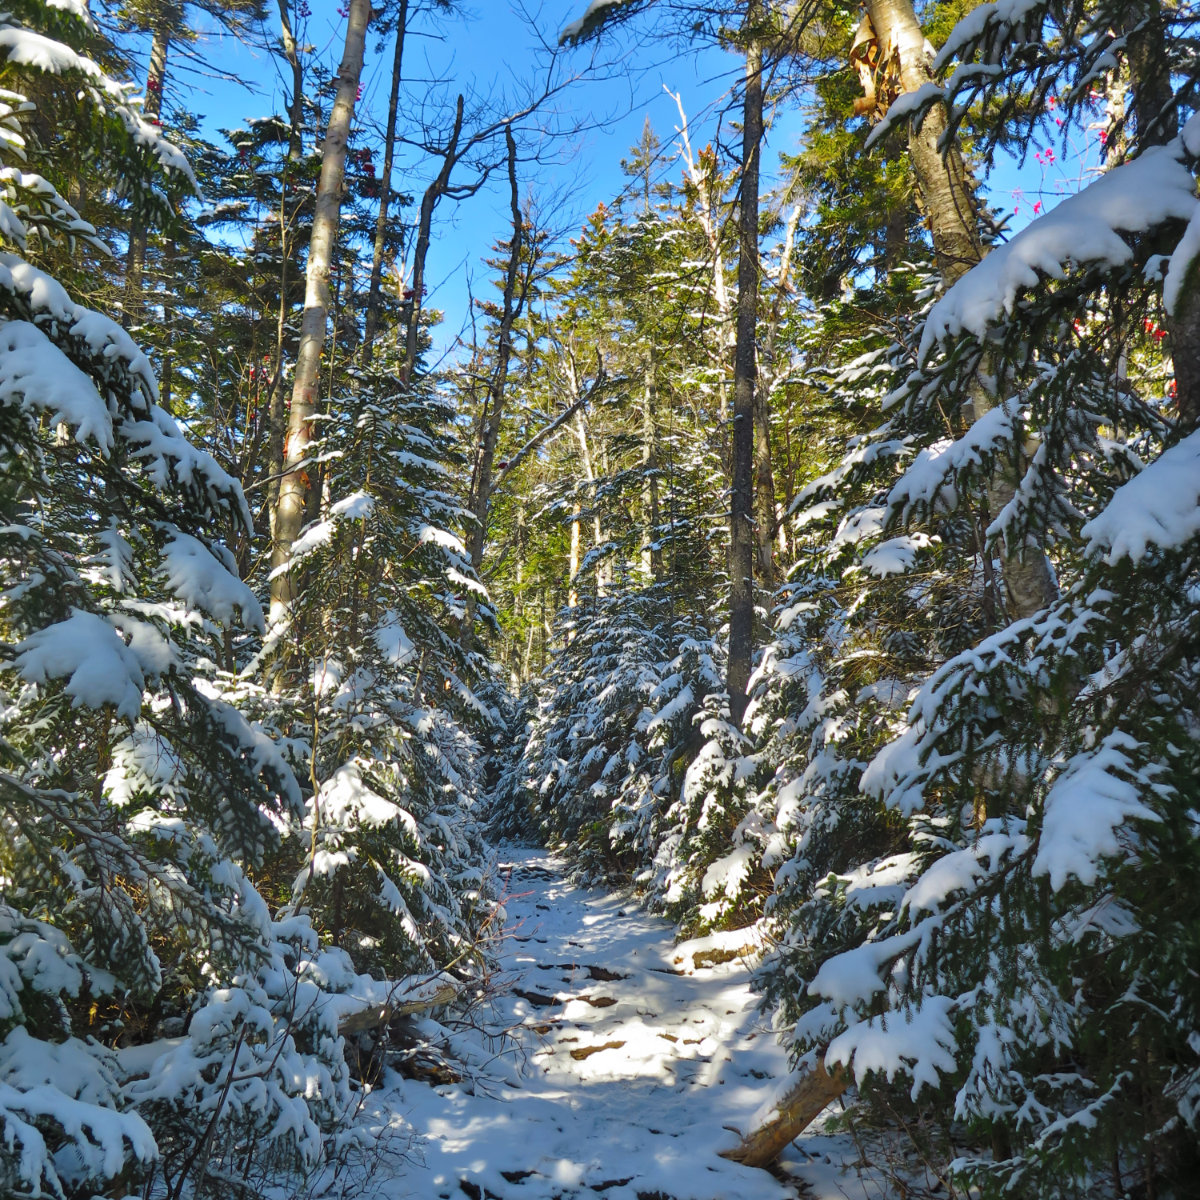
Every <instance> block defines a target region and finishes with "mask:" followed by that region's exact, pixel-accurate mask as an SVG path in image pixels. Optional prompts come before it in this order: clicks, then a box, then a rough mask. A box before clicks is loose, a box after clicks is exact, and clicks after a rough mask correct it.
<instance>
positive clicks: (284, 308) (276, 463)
mask: <svg viewBox="0 0 1200 1200" xmlns="http://www.w3.org/2000/svg"><path fill="white" fill-rule="evenodd" d="M279 32H280V38H281V40H282V42H283V54H284V57H285V58H286V59H287V62H288V65H289V66H290V67H291V69H292V94H291V97H290V98H289V100H288V152H287V160H286V162H285V164H284V169H283V178H282V180H281V181H280V186H279V314H278V318H277V320H276V323H275V353H274V357H273V358H272V361H271V384H270V392H269V395H268V397H267V403H268V417H267V420H268V427H269V434H268V441H267V476H268V478H269V480H270V482H269V483H268V484H267V515H268V520H269V522H270V534H271V543H272V545H274V542H275V514H276V511H277V508H278V505H279V482H280V479H281V478H282V475H283V442H284V433H285V425H286V414H285V412H284V404H283V343H284V338H285V336H286V334H287V315H288V289H289V287H290V285H291V279H290V275H291V272H290V271H289V269H288V268H289V267H290V266H291V250H292V247H291V244H290V240H289V237H288V229H289V225H290V222H289V220H288V211H287V200H288V184H289V183H290V182H291V181H292V178H293V175H294V171H295V165H294V164H296V163H298V162H299V161H300V156H301V154H302V153H303V152H304V134H303V130H304V66H303V64H302V63H301V61H300V51H299V48H298V47H297V45H296V37H295V34H294V33H293V32H292V20H291V17H290V16H289V14H288V0H279Z"/></svg>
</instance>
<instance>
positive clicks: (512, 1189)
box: [372, 850, 880, 1200]
mask: <svg viewBox="0 0 1200 1200" xmlns="http://www.w3.org/2000/svg"><path fill="white" fill-rule="evenodd" d="M505 872H506V875H507V878H508V884H509V887H508V890H509V893H510V895H509V898H508V900H507V902H506V910H507V914H508V922H507V927H506V937H505V941H504V952H503V957H502V961H501V967H502V976H501V978H500V980H499V989H498V992H499V994H498V996H497V998H496V999H495V1001H494V1007H495V1013H494V1015H495V1018H496V1019H497V1022H498V1024H499V1025H500V1026H502V1027H504V1026H507V1027H509V1028H510V1030H511V1033H512V1037H511V1039H509V1040H508V1041H507V1049H505V1048H504V1046H501V1045H495V1046H492V1047H490V1048H489V1047H488V1045H487V1043H486V1040H485V1039H484V1038H483V1037H482V1036H481V1035H480V1034H478V1033H476V1032H474V1031H470V1032H468V1033H466V1034H459V1035H456V1036H455V1037H454V1038H453V1040H452V1050H453V1052H454V1053H455V1054H456V1055H459V1056H462V1057H467V1056H469V1057H470V1058H471V1059H473V1060H474V1062H475V1063H477V1064H480V1066H481V1071H480V1074H481V1075H482V1077H483V1080H484V1082H481V1081H480V1080H479V1079H477V1080H476V1081H475V1083H473V1084H455V1085H449V1086H442V1087H430V1086H428V1085H427V1084H424V1083H420V1082H416V1081H413V1080H406V1079H401V1078H399V1077H398V1076H397V1075H395V1074H389V1075H388V1076H387V1078H386V1081H385V1085H384V1086H383V1087H382V1088H381V1089H379V1090H377V1091H376V1092H375V1093H373V1095H372V1106H373V1107H375V1106H378V1107H377V1111H378V1112H379V1114H380V1116H386V1115H387V1114H388V1113H389V1112H390V1113H392V1114H394V1115H395V1116H397V1117H402V1118H403V1119H404V1120H405V1121H406V1122H408V1123H411V1126H412V1127H413V1128H414V1129H415V1130H417V1131H419V1132H420V1133H421V1134H422V1135H423V1138H422V1141H421V1142H420V1143H419V1144H418V1145H417V1146H415V1147H414V1149H413V1151H412V1152H411V1155H412V1161H411V1163H410V1164H409V1165H408V1166H407V1167H406V1168H405V1169H404V1170H403V1172H402V1173H401V1174H402V1179H400V1180H397V1181H396V1182H397V1183H400V1184H402V1185H403V1187H404V1192H403V1194H407V1195H411V1196H415V1197H420V1198H422V1200H424V1198H426V1197H428V1198H429V1200H434V1198H435V1197H437V1198H441V1200H459V1197H461V1196H463V1195H466V1196H472V1197H481V1196H492V1197H500V1198H502V1200H557V1198H561V1200H569V1198H575V1197H596V1196H601V1197H604V1198H605V1200H639V1198H640V1200H660V1198H662V1200H784V1198H792V1197H796V1196H798V1195H804V1196H808V1197H815V1198H819V1200H834V1198H837V1200H844V1198H845V1197H863V1196H865V1195H870V1196H872V1197H875V1198H878V1197H879V1195H880V1191H879V1188H878V1181H877V1179H876V1180H875V1181H873V1182H874V1186H871V1187H870V1188H869V1191H864V1184H866V1183H867V1181H866V1180H860V1179H859V1178H858V1176H857V1175H856V1174H855V1172H854V1170H853V1169H852V1168H850V1167H849V1166H848V1165H847V1160H848V1159H853V1158H855V1157H856V1154H855V1151H854V1148H853V1145H852V1143H851V1142H850V1139H848V1138H846V1137H845V1136H823V1135H820V1134H816V1135H814V1136H813V1137H812V1138H811V1139H808V1140H807V1141H806V1142H805V1144H804V1145H805V1151H807V1153H806V1152H805V1151H801V1150H799V1149H797V1150H796V1151H795V1152H794V1153H793V1154H792V1156H791V1159H790V1161H787V1162H785V1163H784V1167H785V1168H786V1171H787V1173H788V1174H789V1175H791V1176H793V1177H794V1181H788V1182H784V1181H783V1180H781V1179H777V1178H775V1177H773V1176H772V1175H770V1174H768V1173H767V1172H765V1171H759V1170H753V1169H751V1168H746V1167H741V1166H738V1165H736V1164H734V1163H730V1162H727V1161H726V1160H724V1159H722V1158H720V1157H719V1155H718V1153H717V1151H718V1150H720V1149H722V1148H724V1147H727V1146H731V1145H734V1144H735V1143H736V1141H737V1137H736V1134H735V1133H734V1132H733V1129H735V1128H740V1127H744V1126H745V1125H746V1124H747V1123H748V1122H749V1121H750V1120H751V1119H752V1118H753V1115H754V1113H755V1112H756V1110H757V1109H758V1108H759V1107H760V1105H761V1104H762V1103H763V1102H764V1100H765V1099H766V1098H767V1097H768V1095H769V1094H770V1093H771V1092H772V1091H773V1090H774V1087H775V1086H776V1084H777V1083H778V1081H779V1080H780V1079H782V1078H783V1077H784V1076H785V1075H786V1071H787V1064H786V1060H785V1055H784V1052H783V1051H782V1049H781V1048H780V1047H779V1046H778V1045H777V1043H776V1041H775V1039H774V1038H773V1037H772V1035H771V1033H770V1031H769V1030H768V1029H767V1028H766V1026H765V1024H764V1022H763V1019H762V1017H761V1015H760V1014H758V1013H757V1012H756V1011H755V1008H754V997H753V996H752V995H751V993H750V991H749V987H748V977H749V971H748V967H747V965H746V963H745V962H744V960H742V959H741V958H740V957H738V956H737V955H736V954H733V953H732V952H734V951H736V950H738V949H740V948H741V947H743V946H744V945H745V944H746V942H747V940H748V939H747V937H746V934H745V933H741V934H733V935H718V936H717V937H713V938H704V939H700V940H697V941H693V942H685V943H682V944H680V945H676V944H675V942H674V938H673V929H672V927H671V926H670V925H669V924H668V923H667V922H665V921H661V920H658V919H656V918H654V917H651V916H648V915H647V914H645V913H644V912H642V911H641V910H640V909H639V908H638V907H637V905H636V903H635V902H633V901H632V900H631V899H630V898H629V897H628V896H622V895H619V894H613V893H611V892H604V891H588V890H584V889H581V888H579V887H576V886H574V885H572V884H570V883H568V882H567V881H566V880H565V878H564V874H563V872H564V864H563V863H562V862H560V861H559V860H556V859H554V858H553V857H551V856H549V855H547V854H546V853H545V852H543V851H532V850H515V851H512V850H510V851H509V852H508V854H507V858H506V867H505ZM722 958H725V959H727V961H714V959H716V960H719V959H722ZM441 1032H442V1036H443V1037H444V1036H445V1034H444V1031H441ZM489 1059H490V1061H488V1060H489ZM485 1062H487V1065H486V1066H483V1065H482V1064H483V1063H485Z"/></svg>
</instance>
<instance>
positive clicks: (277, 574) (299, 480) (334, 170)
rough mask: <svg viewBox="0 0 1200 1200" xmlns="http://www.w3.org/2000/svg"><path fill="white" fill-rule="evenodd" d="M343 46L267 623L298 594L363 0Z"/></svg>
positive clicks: (354, 6)
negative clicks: (297, 564)
mask: <svg viewBox="0 0 1200 1200" xmlns="http://www.w3.org/2000/svg"><path fill="white" fill-rule="evenodd" d="M349 3H350V11H349V20H348V22H347V26H346V47H345V52H344V54H343V56H342V65H341V66H340V67H339V68H338V73H337V81H338V86H337V94H336V97H335V99H334V102H333V111H332V112H331V113H330V115H329V128H328V130H327V131H326V134H325V144H324V147H323V148H322V151H321V175H320V179H319V181H318V183H317V200H316V209H315V213H314V217H313V228H312V240H311V242H310V243H309V251H308V271H307V276H306V280H305V291H304V316H303V318H302V320H301V325H300V348H299V352H298V353H297V355H296V377H295V381H294V383H293V386H292V408H291V413H290V414H289V417H288V425H287V441H286V443H285V445H284V451H283V454H284V462H283V478H282V479H281V480H280V481H279V496H278V499H277V500H276V503H275V530H274V543H273V545H272V548H271V568H272V574H273V576H274V577H273V578H272V580H271V622H272V624H273V625H275V624H278V623H280V622H281V621H283V620H285V619H286V618H287V616H288V614H289V612H290V610H291V607H292V604H293V602H294V601H295V598H296V596H297V594H298V581H297V580H296V578H295V577H294V576H293V574H292V573H291V572H290V571H288V570H287V564H288V560H289V558H290V557H291V552H292V544H293V543H294V542H295V540H296V538H297V537H298V536H299V534H300V529H301V526H302V525H303V523H304V516H305V511H306V509H307V506H308V500H309V492H310V490H311V488H312V483H311V481H310V478H309V475H308V473H307V471H306V469H305V467H306V463H307V456H308V453H309V449H310V447H311V445H312V441H313V417H314V416H315V415H316V412H317V401H318V398H319V397H318V393H319V390H320V375H321V354H322V351H323V350H324V349H325V336H326V331H325V327H326V323H327V319H328V316H329V307H330V291H329V272H330V263H331V261H332V257H333V245H334V240H335V238H336V236H337V229H338V221H339V219H340V216H341V200H342V180H343V177H344V174H345V166H346V144H347V142H348V141H349V138H350V123H351V121H352V120H353V118H354V105H355V101H356V100H357V97H358V84H359V80H360V79H361V78H362V67H363V53H364V48H365V44H366V36H367V25H368V23H369V22H370V19H371V4H370V0H349Z"/></svg>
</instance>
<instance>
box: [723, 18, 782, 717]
mask: <svg viewBox="0 0 1200 1200" xmlns="http://www.w3.org/2000/svg"><path fill="white" fill-rule="evenodd" d="M762 19H763V13H762V9H761V7H760V5H759V4H758V2H757V0H752V2H751V4H750V6H749V8H748V9H747V11H746V16H745V19H744V20H743V23H742V36H743V38H744V39H745V40H746V49H745V53H746V76H745V81H744V83H743V95H742V160H741V179H740V182H739V184H738V294H737V323H736V341H735V345H734V355H733V435H732V439H731V440H732V447H733V453H732V477H733V478H732V488H731V493H730V509H729V658H728V662H727V665H726V675H725V677H726V682H727V687H728V691H729V710H730V714H731V715H732V717H733V720H734V723H735V724H739V725H740V724H741V720H742V717H743V715H744V714H745V711H746V703H747V699H748V697H747V695H746V688H747V685H748V684H749V682H750V664H751V660H752V658H753V654H754V552H755V542H756V539H755V529H754V516H755V510H754V465H755V464H754V451H755V445H754V430H755V420H754V412H755V384H756V382H757V377H758V358H757V349H756V341H757V332H758V279H759V264H758V189H759V171H760V156H761V152H762V136H763V51H762V44H761V40H760V39H761V29H760V25H761V22H762ZM771 505H772V508H771V517H770V520H772V521H773V519H774V508H773V505H774V500H773V497H772V499H771ZM768 552H769V551H768Z"/></svg>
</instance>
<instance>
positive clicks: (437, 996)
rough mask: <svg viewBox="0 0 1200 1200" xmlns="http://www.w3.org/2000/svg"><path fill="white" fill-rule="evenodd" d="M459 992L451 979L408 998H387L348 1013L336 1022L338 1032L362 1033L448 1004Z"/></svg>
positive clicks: (457, 986)
mask: <svg viewBox="0 0 1200 1200" xmlns="http://www.w3.org/2000/svg"><path fill="white" fill-rule="evenodd" d="M458 992H459V985H458V984H457V983H455V982H454V981H453V980H445V981H444V982H442V983H439V984H438V986H437V987H436V988H434V989H433V990H432V991H428V992H423V993H421V994H420V995H418V996H414V997H412V998H411V999H408V1000H402V999H396V1000H389V1001H388V1002H387V1003H385V1004H374V1005H372V1006H371V1007H370V1008H363V1009H360V1010H359V1011H358V1012H353V1013H350V1014H349V1015H348V1016H345V1017H343V1018H342V1019H341V1020H340V1021H339V1022H338V1033H340V1034H343V1035H344V1034H347V1033H362V1032H363V1031H364V1030H366V1029H377V1028H378V1027H379V1026H380V1025H386V1024H388V1022H389V1021H394V1020H395V1019H396V1018H397V1017H409V1016H412V1014H413V1013H419V1012H425V1011H427V1010H428V1009H431V1008H440V1007H441V1006H442V1005H443V1004H449V1003H450V1001H451V1000H453V999H454V998H455V997H456V996H457V995H458Z"/></svg>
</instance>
